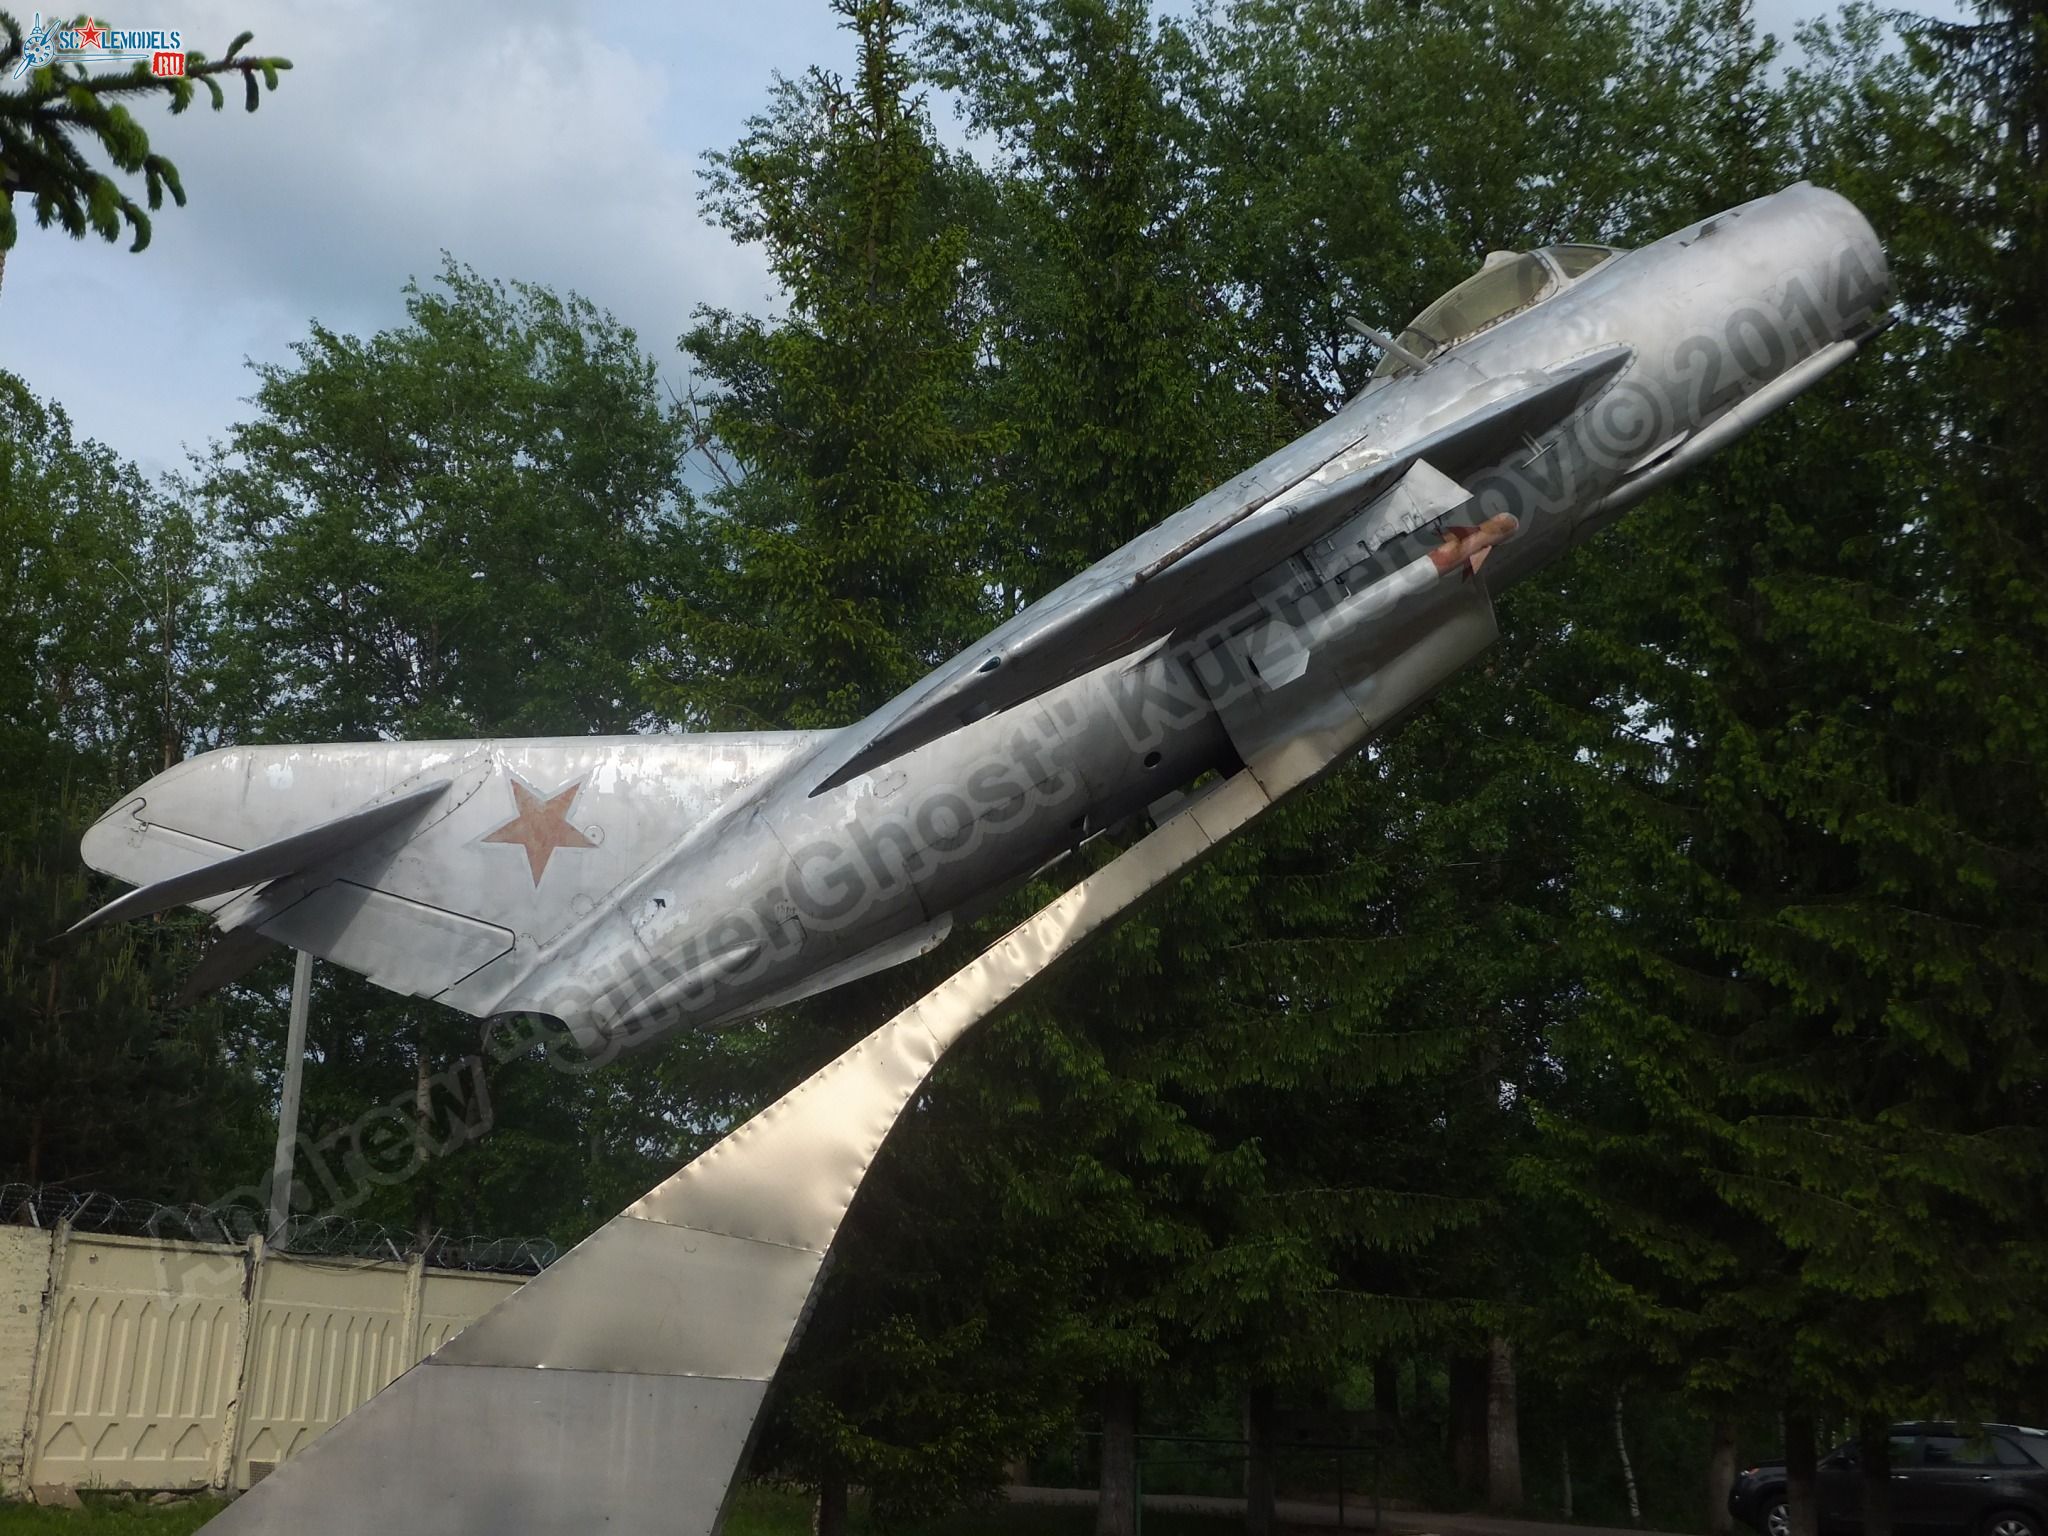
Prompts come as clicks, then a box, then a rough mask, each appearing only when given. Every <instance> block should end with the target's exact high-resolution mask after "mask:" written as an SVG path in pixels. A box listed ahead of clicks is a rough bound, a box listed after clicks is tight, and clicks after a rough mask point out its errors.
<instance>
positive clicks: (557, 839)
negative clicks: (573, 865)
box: [483, 774, 597, 886]
mask: <svg viewBox="0 0 2048 1536" xmlns="http://www.w3.org/2000/svg"><path fill="white" fill-rule="evenodd" d="M582 788H583V781H582V780H581V779H578V780H577V781H576V782H575V783H574V784H571V785H570V786H569V787H568V788H566V789H558V790H556V791H555V793H554V794H552V795H546V796H544V795H542V794H541V793H540V791H538V790H536V789H534V788H532V787H531V786H530V785H528V784H527V783H526V781H525V780H524V779H521V778H520V777H519V776H518V775H517V774H514V775H513V776H512V803H513V805H515V806H516V807H517V808H518V811H519V814H518V815H516V816H514V817H513V818H512V819H511V820H510V821H508V822H506V823H505V825H503V826H502V827H500V828H498V830H497V831H495V832H486V833H485V834H484V837H483V841H484V842H487V843H513V844H516V845H517V846H519V847H521V848H524V849H525V850H526V866H527V868H528V869H530V870H532V871H533V883H534V884H535V885H536V886H537V885H539V884H540V877H541V873H542V871H544V870H545V869H546V868H547V867H548V860H549V859H551V858H553V857H554V853H555V850H556V849H557V848H595V847H596V846H597V844H595V843H593V842H592V841H591V840H590V839H589V838H587V837H585V836H584V835H583V834H582V833H581V832H579V831H577V830H576V828H574V827H572V826H570V825H569V808H570V807H571V806H573V805H574V804H575V803H576V795H577V792H578V791H580V790H581V789H582Z"/></svg>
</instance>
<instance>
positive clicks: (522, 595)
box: [184, 261, 688, 1239]
mask: <svg viewBox="0 0 2048 1536" xmlns="http://www.w3.org/2000/svg"><path fill="white" fill-rule="evenodd" d="M253 403H254V407H255V412H254V414H253V416H252V417H251V418H250V419H249V420H247V421H245V422H243V423H241V424H240V425H238V426H237V427H235V428H234V429H233V430H232V431H231V433H230V434H229V436H228V439H227V441H226V442H225V443H224V444H221V445H219V446H218V447H217V449H216V450H215V452H214V453H213V455H212V456H211V458H210V459H208V460H207V462H206V463H205V464H204V465H202V466H201V468H200V470H199V472H198V474H197V476H196V478H195V479H194V480H193V481H192V482H191V483H190V484H189V485H187V486H185V487H184V490H185V493H186V494H187V495H188V496H189V497H190V498H192V499H193V500H194V501H195V502H196V503H197V504H199V505H202V506H204V507H206V508H207V509H208V511H209V515H210V516H211V517H212V518H213V519H214V520H215V521H216V523H217V526H218V527H219V528H220V529H221V531H222V537H223V539H224V541H225V544H226V549H227V551H228V554H229V557H230V558H229V559H228V561H227V563H226V566H225V569H224V572H223V575H222V580H221V589H222V590H221V601H222V604H223V610H224V612H223V618H222V632H221V638H220V649H221V660H220V665H219V667H218V670H217V678H218V692H217V695H216V698H215V701H214V704H213V709H214V712H215V714H216V716H217V718H219V719H220V721H221V722H222V727H223V729H224V731H226V732H227V733H228V734H229V737H230V739H234V740H269V741H277V740H285V741H302V740H349V739H358V740H360V739H375V738H378V737H383V736H394V737H409V738H414V739H418V738H422V737H425V738H435V737H474V736H493V735H549V734H586V733H593V732H596V733H604V732H620V731H626V730H631V729H633V728H635V727H636V726H642V725H646V724H650V723H653V722H654V721H655V720H656V719H657V718H658V715H657V706H656V702H655V699H654V697H653V695H652V692H651V690H650V688H649V686H648V682H647V679H648V677H649V675H650V673H651V671H652V668H651V665H650V663H651V661H652V659H653V657H654V655H655V652H656V648H657V645H658V639H657V637H656V634H655V630H654V627H653V626H652V625H651V624H650V623H649V621H648V612H649V610H650V609H652V608H653V607H655V606H656V605H658V604H661V603H664V602H667V601H669V600H671V599H672V598H673V596H674V594H675V593H676V591H677V590H678V584H679V583H680V582H681V581H682V580H683V578H684V574H685V572H686V570H687V566H688V561H687V557H686V549H685V547H684V545H683V544H682V541H681V538H680V523H681V517H682V515H683V512H684V510H685V508H686V505H687V493H686V492H685V490H684V489H683V486H682V479H681V459H682V454H683V451H684V444H683V431H682V425H681V423H680V422H679V420H678V419H677V417H676V416H675V415H674V413H673V412H672V411H671V410H670V409H669V408H668V405H667V403H666V401H665V400H664V398H663V396H662V394H661V391H660V388H659V385H658V382H657V379H656V375H655V368H654V364H653V362H652V360H651V359H649V358H648V357H646V356H645V355H644V354H643V353H642V352H641V351H640V349H639V346H638V344H637V341H636V339H635V337H634V335H633V333H632V332H631V331H630V330H627V329H626V328H624V327H622V326H620V325H619V324H618V323H617V322H616V321H615V320H613V319H612V318H611V317H610V316H609V315H606V314H604V313H602V312H600V311H599V310H597V309H596V308H595V307H594V306H592V305H591V304H590V303H588V302H587V301H586V300H583V299H581V298H577V297H574V296H563V295H558V294H556V293H553V292H551V291H549V290H547V289H544V288H539V287H535V286H532V285H528V284H518V283H512V284H506V283H499V282H493V281H489V280H487V279H484V278H482V277H479V276H478V275H477V274H476V273H474V272H473V271H471V270H469V269H468V268H466V267H462V266H460V265H458V264H456V263H454V262H452V261H451V262H449V263H448V264H447V265H446V266H444V268H443V270H442V273H441V276H440V279H439V281H438V283H436V284H435V285H432V286H428V287H421V286H414V287H411V288H409V289H408V292H407V319H406V321H405V323H404V324H402V325H400V326H397V327H394V328H392V329H390V330H386V331H383V332H380V333H379V334H377V335H375V336H372V337H368V338H362V337H356V336H350V335H345V334H341V333H337V332H334V331H331V330H329V329H327V328H325V327H322V326H318V325H315V326H314V327H313V329H312V332H311V334H310V336H309V337H307V338H306V339H305V340H303V341H301V342H299V343H297V344H296V346H295V348H294V358H293V361H292V362H290V363H287V364H279V365H272V366H268V367H265V368H262V369H260V370H259V379H258V384H257V388H256V392H255V396H254V401H253ZM255 986H256V990H255V992H254V994H253V996H251V997H250V999H249V1000H248V1004H247V1006H248V1007H250V1008H251V1009H252V1010H254V1016H255V1017H258V1018H260V1019H261V1020H262V1021H263V1023H262V1027H263V1028H264V1030H265V1031H266V1032H267V1033H266V1042H267V1045H268V1047H269V1048H272V1049H274V1048H275V1046H276V1036H275V1023H276V1021H278V1020H281V1019H282V1017H283V1012H284V1010H283V1005H282V990H283V975H282V973H281V972H276V973H272V974H260V975H258V977H257V978H256V982H255ZM313 1021H314V1022H313V1027H312V1031H311V1034H310V1037H309V1065H308V1070H307V1075H306V1087H305V1105H306V1109H305V1121H304V1123H305V1125H306V1127H307V1131H308V1134H309V1135H310V1136H311V1138H312V1139H313V1140H314V1141H315V1142H321V1141H326V1140H328V1139H329V1138H330V1137H333V1136H336V1135H339V1136H341V1137H342V1142H341V1143H338V1144H337V1152H338V1153H345V1152H346V1151H348V1150H349V1148H348V1146H347V1145H346V1138H347V1136H348V1134H349V1128H350V1127H351V1126H356V1125H359V1124H361V1123H362V1121H363V1117H364V1116H365V1115H366V1114H368V1113H369V1112H371V1111H372V1110H375V1109H377V1108H378V1107H379V1106H395V1107H397V1108H398V1109H400V1110H401V1111H402V1112H404V1113H405V1114H407V1115H408V1116H411V1115H413V1114H414V1113H415V1112H416V1111H415V1100H416V1096H417V1095H419V1094H421V1093H429V1092H431V1091H432V1090H431V1083H430V1080H431V1079H432V1078H433V1077H434V1076H435V1074H437V1073H440V1072H442V1071H444V1070H448V1069H450V1068H452V1067H453V1066H454V1064H455V1063H457V1062H459V1061H460V1060H461V1059H463V1058H465V1057H466V1056H468V1055H470V1054H471V1053H472V1052H475V1051H476V1050H477V1047H478V1034H477V1026H476V1025H475V1024H474V1023H473V1022H472V1021H470V1020H467V1019H464V1018H462V1017H460V1016H459V1015H456V1014H453V1013H450V1012H449V1011H447V1010H445V1009H441V1008H437V1007H435V1006H433V1005H431V1004H428V1003H424V1002H412V1001H401V1000H398V999H394V998H391V997H389V996H388V995H386V994H383V993H381V992H378V991H376V990H375V989H374V988H372V987H371V986H370V985H369V984H368V983H367V982H364V981H362V980H361V979H359V978H356V977H353V976H348V975H343V974H339V973H333V972H329V971H327V970H325V969H324V968H323V970H322V972H321V980H320V982H319V984H318V992H317V995H316V998H315V1003H314V1012H313ZM253 1027H255V1026H254V1025H253V1024H252V1028H253ZM485 1070H486V1073H487V1079H486V1083H485V1087H486V1090H487V1092H488V1095H489V1100H490V1104H491V1107H492V1112H493V1118H494V1133H493V1134H492V1135H491V1136H488V1137H486V1138H484V1139H483V1140H482V1141H481V1142H478V1143H474V1144H471V1145H468V1146H466V1147H465V1148H464V1149H463V1150H462V1152H461V1155H460V1156H458V1157H452V1158H449V1159H446V1160H445V1161H440V1162H436V1163H434V1164H432V1165H431V1166H430V1167H429V1168H428V1169H426V1170H425V1171H424V1172H423V1173H421V1174H419V1175H418V1176H416V1177H413V1178H411V1179H410V1180H409V1181H407V1182H405V1183H404V1184H402V1185H399V1186H396V1187H390V1188H374V1189H369V1190H364V1191H360V1193H363V1194H365V1195H366V1196H367V1198H365V1199H363V1200H362V1201H361V1203H359V1204H355V1205H353V1206H352V1210H351V1214H354V1215H357V1216H360V1217H364V1218H373V1219H376V1220H380V1221H384V1222H387V1223H392V1224H397V1225H402V1226H405V1227H409V1228H411V1229H413V1231H414V1232H415V1235H416V1236H419V1237H422V1238H424V1237H425V1236H426V1235H428V1234H429V1233H430V1232H431V1231H432V1230H433V1229H435V1228H438V1227H449V1228H453V1229H455V1230H466V1231H483V1232H492V1233H496V1234H499V1235H510V1234H526V1233H530V1232H533V1231H534V1230H535V1229H542V1230H545V1231H547V1232H548V1233H550V1234H552V1235H554V1236H556V1237H559V1238H570V1239H573V1238H575V1237H579V1236H581V1235H582V1233H583V1232H584V1231H585V1230H587V1229H588V1227H589V1226H590V1225H591V1224H593V1223H594V1222H595V1221H597V1220H601V1219H603V1218H604V1217H605V1216H608V1215H610V1214H611V1213H612V1211H613V1209H614V1208H615V1207H616V1205H617V1203H618V1202H619V1200H620V1199H621V1198H626V1197H630V1195H631V1194H632V1193H634V1192H636V1191H637V1190H638V1189H639V1188H640V1187H643V1186H644V1184H645V1183H646V1182H648V1181H649V1180H651V1178H652V1177H654V1176H655V1175H656V1174H658V1173H659V1172H660V1171H661V1170H662V1168H663V1166H665V1163H666V1159H667V1154H668V1152H669V1150H670V1149H671V1148H673V1147H674V1146H675V1145H676V1144H677V1142H678V1141H680V1140H681V1139H682V1132H681V1131H680V1129H679V1128H678V1125H677V1123H676V1122H675V1121H674V1120H673V1119H672V1118H671V1111H672V1109H673V1102H672V1100H671V1099H670V1098H669V1097H668V1096H667V1095H666V1094H665V1093H664V1092H663V1090H662V1088H661V1085H660V1074H659V1071H658V1069H657V1066H656V1064H655V1063H652V1062H648V1061H639V1062H628V1063H624V1064H620V1065H618V1066H615V1067H613V1068H611V1069H609V1070H608V1071H606V1072H602V1073H595V1074H590V1075H587V1076H580V1077H579V1076H576V1075H574V1074H565V1073H560V1072H555V1071H551V1070H549V1068H548V1067H547V1065H546V1064H544V1063H543V1062H541V1061H539V1060H535V1059H532V1058H521V1059H519V1060H516V1061H512V1062H507V1063H497V1062H494V1061H492V1062H489V1063H488V1064H487V1067H486V1069H485ZM421 1118H422V1119H431V1118H432V1116H431V1114H423V1115H421ZM344 1182H345V1183H347V1184H348V1186H349V1188H350V1190H351V1192H352V1194H353V1193H354V1192H357V1191H356V1183H355V1181H344Z"/></svg>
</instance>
